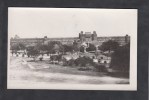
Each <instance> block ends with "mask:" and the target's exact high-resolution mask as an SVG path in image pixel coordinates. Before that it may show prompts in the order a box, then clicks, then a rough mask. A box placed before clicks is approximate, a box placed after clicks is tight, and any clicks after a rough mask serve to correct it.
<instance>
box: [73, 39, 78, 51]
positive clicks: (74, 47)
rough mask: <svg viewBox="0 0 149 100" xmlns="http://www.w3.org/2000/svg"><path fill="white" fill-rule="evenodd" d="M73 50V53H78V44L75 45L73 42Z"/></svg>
mask: <svg viewBox="0 0 149 100" xmlns="http://www.w3.org/2000/svg"><path fill="white" fill-rule="evenodd" d="M73 50H74V51H75V52H78V51H79V44H78V43H77V41H74V42H73Z"/></svg>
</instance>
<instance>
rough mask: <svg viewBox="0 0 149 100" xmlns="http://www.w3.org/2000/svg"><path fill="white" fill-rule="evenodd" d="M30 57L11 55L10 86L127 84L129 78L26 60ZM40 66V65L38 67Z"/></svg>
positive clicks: (9, 68)
mask: <svg viewBox="0 0 149 100" xmlns="http://www.w3.org/2000/svg"><path fill="white" fill-rule="evenodd" d="M26 59H28V58H22V57H11V58H10V66H9V67H8V88H36V87H39V88H42V86H43V87H44V86H45V87H46V86H49V88H50V86H51V84H65V85H66V84H68V85H69V84H87V85H89V84H92V85H99V84H123V83H124V84H126V83H129V79H127V78H116V77H110V76H106V75H102V74H97V73H96V74H95V72H85V71H78V70H76V69H75V68H68V67H62V66H57V65H50V64H44V63H43V64H42V62H40V63H36V62H26ZM37 66H38V67H37ZM73 69H74V70H73ZM57 86H58V85H57Z"/></svg>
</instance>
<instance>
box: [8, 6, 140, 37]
mask: <svg viewBox="0 0 149 100" xmlns="http://www.w3.org/2000/svg"><path fill="white" fill-rule="evenodd" d="M81 31H83V32H93V31H96V33H97V36H98V37H100V36H125V35H126V34H128V35H131V34H136V32H137V10H136V9H87V8H86V9H85V8H84V9H83V8H25V7H24V8H23V7H22V8H20V7H9V8H8V34H9V36H10V37H14V36H15V35H18V36H19V37H21V38H43V37H44V36H47V37H49V38H52V37H78V35H79V33H80V32H81Z"/></svg>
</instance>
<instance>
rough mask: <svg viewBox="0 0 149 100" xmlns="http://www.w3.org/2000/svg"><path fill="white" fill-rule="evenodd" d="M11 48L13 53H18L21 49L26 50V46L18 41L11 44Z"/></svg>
mask: <svg viewBox="0 0 149 100" xmlns="http://www.w3.org/2000/svg"><path fill="white" fill-rule="evenodd" d="M10 49H11V50H12V54H13V53H17V52H18V51H19V50H25V49H26V46H25V45H24V44H23V43H17V44H13V45H11V47H10Z"/></svg>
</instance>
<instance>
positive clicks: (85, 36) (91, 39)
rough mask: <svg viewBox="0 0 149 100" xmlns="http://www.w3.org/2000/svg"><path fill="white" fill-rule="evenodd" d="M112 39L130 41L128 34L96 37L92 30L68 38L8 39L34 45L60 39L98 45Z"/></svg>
mask: <svg viewBox="0 0 149 100" xmlns="http://www.w3.org/2000/svg"><path fill="white" fill-rule="evenodd" d="M108 40H113V41H116V42H118V43H119V44H120V45H121V46H122V45H125V44H127V43H129V42H130V36H128V35H125V36H112V37H98V36H97V33H96V31H93V32H83V31H81V32H80V33H79V36H78V37H70V38H68V37H67V38H48V37H47V36H45V37H43V38H20V37H19V36H17V35H15V37H14V38H11V39H10V45H13V44H17V43H23V44H25V45H35V44H37V43H42V44H46V43H48V42H49V41H60V42H61V43H62V44H68V45H69V44H73V42H74V41H76V42H78V43H91V44H94V45H98V46H100V45H101V44H102V43H103V42H105V41H108Z"/></svg>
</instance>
